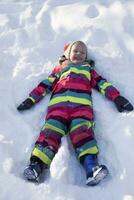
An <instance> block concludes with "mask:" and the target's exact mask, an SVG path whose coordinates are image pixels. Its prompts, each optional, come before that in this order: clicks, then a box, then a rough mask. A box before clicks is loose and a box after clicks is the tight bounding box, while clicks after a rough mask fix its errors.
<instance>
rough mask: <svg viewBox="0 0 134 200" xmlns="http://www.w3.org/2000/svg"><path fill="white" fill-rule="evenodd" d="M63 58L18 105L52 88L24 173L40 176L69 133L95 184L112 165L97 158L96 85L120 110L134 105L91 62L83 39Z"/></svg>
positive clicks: (89, 182)
mask: <svg viewBox="0 0 134 200" xmlns="http://www.w3.org/2000/svg"><path fill="white" fill-rule="evenodd" d="M62 58H63V60H62V61H61V62H60V63H61V64H60V65H59V66H58V67H56V68H55V69H54V70H53V72H52V73H51V74H50V76H49V77H48V78H47V79H45V80H43V81H42V82H41V83H40V84H39V85H38V86H37V87H36V88H35V89H34V90H33V91H32V92H31V93H30V95H29V97H28V98H27V99H26V100H25V101H24V102H23V103H22V104H20V106H19V107H18V110H19V111H23V110H27V109H30V108H31V107H32V106H33V105H35V104H36V103H37V102H39V101H40V100H41V99H42V98H43V97H44V96H45V95H46V94H48V93H49V92H52V95H51V98H50V102H49V105H48V112H47V116H46V121H45V124H44V126H43V128H42V130H41V132H40V135H39V137H38V139H37V141H36V142H35V147H34V149H33V151H32V154H31V158H30V164H29V165H28V166H27V167H26V168H25V170H24V176H25V178H26V179H28V180H30V181H37V180H39V177H40V176H41V174H42V172H43V169H45V168H46V167H49V166H50V164H51V162H52V160H53V158H54V156H55V154H56V153H57V151H58V149H59V146H60V143H61V138H62V136H64V135H66V134H68V135H69V136H70V139H71V142H72V144H73V147H74V149H75V151H76V156H77V158H78V160H79V161H80V163H81V164H82V165H83V166H84V168H85V171H86V175H87V182H86V184H87V185H89V186H93V185H96V184H98V183H99V182H100V181H101V180H102V179H103V178H104V177H105V176H106V175H107V174H108V169H107V167H106V166H104V165H100V164H99V163H98V159H97V155H98V147H97V143H96V140H95V137H94V114H93V105H92V97H91V92H92V88H95V89H97V90H98V91H99V92H101V93H102V94H103V95H105V96H106V97H107V98H108V99H109V100H111V101H113V102H114V103H115V105H116V107H117V109H118V111H119V112H122V111H125V110H126V111H131V110H133V106H132V105H131V104H130V103H129V101H128V100H127V99H125V98H124V97H122V96H120V93H119V91H118V90H117V89H116V88H115V87H113V86H112V84H111V83H109V82H107V81H106V79H104V78H102V77H101V76H100V75H99V74H98V73H97V72H96V71H95V70H94V69H93V67H92V66H91V65H90V64H89V62H87V47H86V45H85V44H84V43H83V42H82V41H76V42H74V43H71V44H69V45H66V46H65V48H64V57H62Z"/></svg>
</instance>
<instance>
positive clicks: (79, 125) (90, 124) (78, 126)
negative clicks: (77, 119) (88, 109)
mask: <svg viewBox="0 0 134 200" xmlns="http://www.w3.org/2000/svg"><path fill="white" fill-rule="evenodd" d="M84 125H85V126H87V128H91V126H92V123H91V122H89V121H85V122H82V123H81V124H77V125H76V126H74V127H73V128H72V129H71V130H70V132H72V131H74V130H75V129H77V128H80V127H81V126H84Z"/></svg>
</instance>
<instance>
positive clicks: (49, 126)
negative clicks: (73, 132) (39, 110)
mask: <svg viewBox="0 0 134 200" xmlns="http://www.w3.org/2000/svg"><path fill="white" fill-rule="evenodd" d="M45 128H48V129H51V130H53V131H57V132H58V133H61V134H62V135H65V132H64V131H63V130H62V129H59V128H57V127H55V126H53V125H51V124H48V123H46V124H45V125H44V126H43V129H45Z"/></svg>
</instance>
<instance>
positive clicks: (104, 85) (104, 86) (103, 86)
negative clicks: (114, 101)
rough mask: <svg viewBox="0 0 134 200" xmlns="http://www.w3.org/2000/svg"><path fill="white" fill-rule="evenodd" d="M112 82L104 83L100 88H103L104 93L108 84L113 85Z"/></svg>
mask: <svg viewBox="0 0 134 200" xmlns="http://www.w3.org/2000/svg"><path fill="white" fill-rule="evenodd" d="M111 85H112V84H111V83H107V82H106V83H104V84H103V85H102V86H101V87H100V88H101V93H102V94H105V89H106V88H107V87H108V86H111Z"/></svg>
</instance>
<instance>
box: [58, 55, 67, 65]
mask: <svg viewBox="0 0 134 200" xmlns="http://www.w3.org/2000/svg"><path fill="white" fill-rule="evenodd" d="M65 60H66V57H65V56H64V55H62V56H61V57H60V58H59V64H60V65H62V63H63V62H64V61H65Z"/></svg>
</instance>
